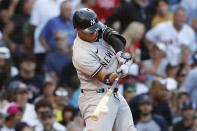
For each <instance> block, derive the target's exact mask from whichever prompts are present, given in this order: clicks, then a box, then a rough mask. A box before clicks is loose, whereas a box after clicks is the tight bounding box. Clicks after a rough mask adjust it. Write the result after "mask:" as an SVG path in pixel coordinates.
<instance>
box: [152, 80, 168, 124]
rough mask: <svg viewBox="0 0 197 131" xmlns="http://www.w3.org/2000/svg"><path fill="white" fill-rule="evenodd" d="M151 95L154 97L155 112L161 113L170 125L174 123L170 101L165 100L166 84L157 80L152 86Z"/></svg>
mask: <svg viewBox="0 0 197 131" xmlns="http://www.w3.org/2000/svg"><path fill="white" fill-rule="evenodd" d="M149 93H150V96H151V97H152V98H153V101H154V104H153V113H156V114H159V115H161V116H163V117H164V118H165V120H166V121H167V122H168V125H171V124H172V114H171V110H170V107H169V105H168V103H167V102H166V101H165V98H166V94H167V87H166V84H164V83H162V82H161V80H155V81H153V82H152V86H151V87H150V91H149Z"/></svg>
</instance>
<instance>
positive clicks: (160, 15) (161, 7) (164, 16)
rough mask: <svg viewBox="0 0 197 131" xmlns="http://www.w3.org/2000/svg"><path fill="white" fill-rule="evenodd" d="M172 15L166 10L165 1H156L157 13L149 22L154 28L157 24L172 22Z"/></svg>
mask: <svg viewBox="0 0 197 131" xmlns="http://www.w3.org/2000/svg"><path fill="white" fill-rule="evenodd" d="M172 19H173V17H172V14H171V13H170V12H169V9H168V1H167V0H159V1H157V13H156V15H155V16H154V17H153V19H152V21H151V26H152V27H154V26H156V25H157V24H159V23H162V22H166V21H172Z"/></svg>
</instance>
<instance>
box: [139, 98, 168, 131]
mask: <svg viewBox="0 0 197 131" xmlns="http://www.w3.org/2000/svg"><path fill="white" fill-rule="evenodd" d="M152 104H153V101H152V99H151V97H150V96H149V95H142V96H141V98H140V99H139V101H138V107H137V108H138V110H139V112H140V116H139V121H138V122H137V123H136V129H137V130H138V131H144V130H146V131H152V130H154V131H168V124H167V122H166V121H165V119H163V117H161V116H159V115H154V114H152V113H151V112H152V110H153V106H152Z"/></svg>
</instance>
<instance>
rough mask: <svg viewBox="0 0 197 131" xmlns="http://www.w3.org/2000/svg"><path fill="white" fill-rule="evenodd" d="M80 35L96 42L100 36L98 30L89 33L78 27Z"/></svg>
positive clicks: (86, 39) (84, 38)
mask: <svg viewBox="0 0 197 131" xmlns="http://www.w3.org/2000/svg"><path fill="white" fill-rule="evenodd" d="M77 33H78V36H79V37H80V38H81V39H82V40H84V41H87V42H90V43H91V42H95V41H96V39H97V37H98V32H92V33H87V32H84V31H82V30H78V29H77Z"/></svg>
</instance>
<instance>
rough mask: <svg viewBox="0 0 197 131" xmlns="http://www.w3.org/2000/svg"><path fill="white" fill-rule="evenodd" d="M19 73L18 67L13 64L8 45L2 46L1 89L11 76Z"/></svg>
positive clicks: (0, 59) (0, 62) (0, 50)
mask: <svg viewBox="0 0 197 131" xmlns="http://www.w3.org/2000/svg"><path fill="white" fill-rule="evenodd" d="M17 74H18V69H17V68H16V67H14V66H13V65H12V61H11V54H10V51H9V49H8V48H7V47H0V90H2V88H3V86H4V85H5V84H6V82H8V80H9V79H10V78H11V77H14V76H16V75H17Z"/></svg>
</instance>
